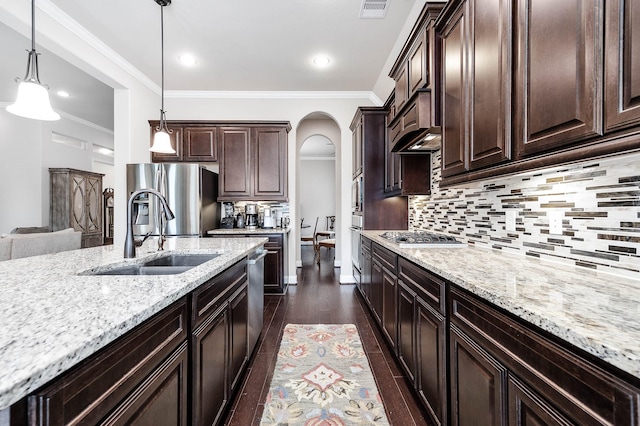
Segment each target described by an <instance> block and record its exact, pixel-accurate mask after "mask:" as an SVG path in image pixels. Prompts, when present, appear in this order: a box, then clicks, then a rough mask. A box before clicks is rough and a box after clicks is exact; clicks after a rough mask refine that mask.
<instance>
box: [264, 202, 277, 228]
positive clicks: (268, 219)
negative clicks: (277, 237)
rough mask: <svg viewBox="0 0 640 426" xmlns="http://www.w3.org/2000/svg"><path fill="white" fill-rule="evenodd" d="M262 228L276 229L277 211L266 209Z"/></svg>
mask: <svg viewBox="0 0 640 426" xmlns="http://www.w3.org/2000/svg"><path fill="white" fill-rule="evenodd" d="M262 227H263V228H268V229H271V228H275V227H276V215H275V209H272V208H271V207H265V208H264V219H263V224H262Z"/></svg>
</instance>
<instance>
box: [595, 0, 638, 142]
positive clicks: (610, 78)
mask: <svg viewBox="0 0 640 426" xmlns="http://www.w3.org/2000/svg"><path fill="white" fill-rule="evenodd" d="M639 28H640V4H638V2H637V1H633V0H618V1H607V2H606V3H605V29H606V31H605V39H604V43H605V45H604V49H605V60H604V73H605V74H604V79H605V86H604V100H605V116H604V127H605V131H606V132H611V131H615V130H618V129H622V128H626V127H631V126H637V125H640V31H639V30H638V29H639Z"/></svg>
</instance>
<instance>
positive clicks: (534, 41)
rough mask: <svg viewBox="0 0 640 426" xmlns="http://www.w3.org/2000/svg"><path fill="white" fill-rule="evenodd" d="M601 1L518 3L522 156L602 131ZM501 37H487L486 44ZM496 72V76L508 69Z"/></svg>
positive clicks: (517, 127) (517, 73)
mask: <svg viewBox="0 0 640 426" xmlns="http://www.w3.org/2000/svg"><path fill="white" fill-rule="evenodd" d="M504 3H510V2H504ZM602 6H603V1H601V0H567V1H563V2H560V3H549V4H547V3H544V2H535V1H531V0H521V1H519V2H518V7H517V16H516V19H517V23H518V24H517V40H516V52H517V53H516V54H517V60H516V64H517V66H516V70H515V76H516V79H515V95H516V97H515V117H514V119H515V120H514V122H515V140H516V148H517V150H518V155H519V156H520V157H524V156H528V155H531V154H535V153H539V152H542V151H546V150H550V149H557V148H559V147H562V146H565V145H569V144H572V143H574V142H576V141H581V140H584V139H587V138H590V137H593V136H598V135H601V134H602V119H601V117H602V88H601V84H602V83H601V81H602V33H601V31H602V25H601V23H602V17H601V13H602V12H601V10H602ZM507 16H508V15H507ZM483 20H484V19H483ZM497 41H498V40H496V41H492V40H487V46H486V47H490V46H492V45H494V46H495V45H497ZM476 43H477V41H476ZM501 50H502V49H501ZM506 53H507V51H506V50H505V54H506ZM495 71H496V72H497V74H495V77H494V78H496V77H498V76H501V75H502V76H504V75H506V74H505V71H507V70H495ZM486 80H488V76H480V77H479V81H486ZM505 86H506V85H505ZM508 95H509V93H508V92H507V96H508ZM501 111H502V110H501ZM487 118H488V117H487Z"/></svg>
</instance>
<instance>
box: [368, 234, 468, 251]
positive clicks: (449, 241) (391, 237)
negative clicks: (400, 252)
mask: <svg viewBox="0 0 640 426" xmlns="http://www.w3.org/2000/svg"><path fill="white" fill-rule="evenodd" d="M380 236H381V237H382V238H384V239H386V240H388V241H391V242H392V243H395V244H397V245H398V246H399V247H400V248H425V247H431V248H450V247H466V246H467V244H466V243H463V242H461V241H458V240H456V238H455V237H452V236H451V235H444V234H436V233H433V232H427V231H388V232H385V233H383V234H380Z"/></svg>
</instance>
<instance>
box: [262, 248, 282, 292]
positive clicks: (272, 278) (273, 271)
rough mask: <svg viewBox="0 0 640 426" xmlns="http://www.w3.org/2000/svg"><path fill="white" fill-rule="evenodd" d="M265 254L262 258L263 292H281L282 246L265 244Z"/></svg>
mask: <svg viewBox="0 0 640 426" xmlns="http://www.w3.org/2000/svg"><path fill="white" fill-rule="evenodd" d="M265 248H266V249H267V256H266V257H265V258H264V291H265V293H282V291H283V284H282V283H283V281H284V277H283V274H284V271H283V270H282V262H283V260H284V259H283V257H282V246H281V245H277V246H275V245H270V246H267V245H265Z"/></svg>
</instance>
